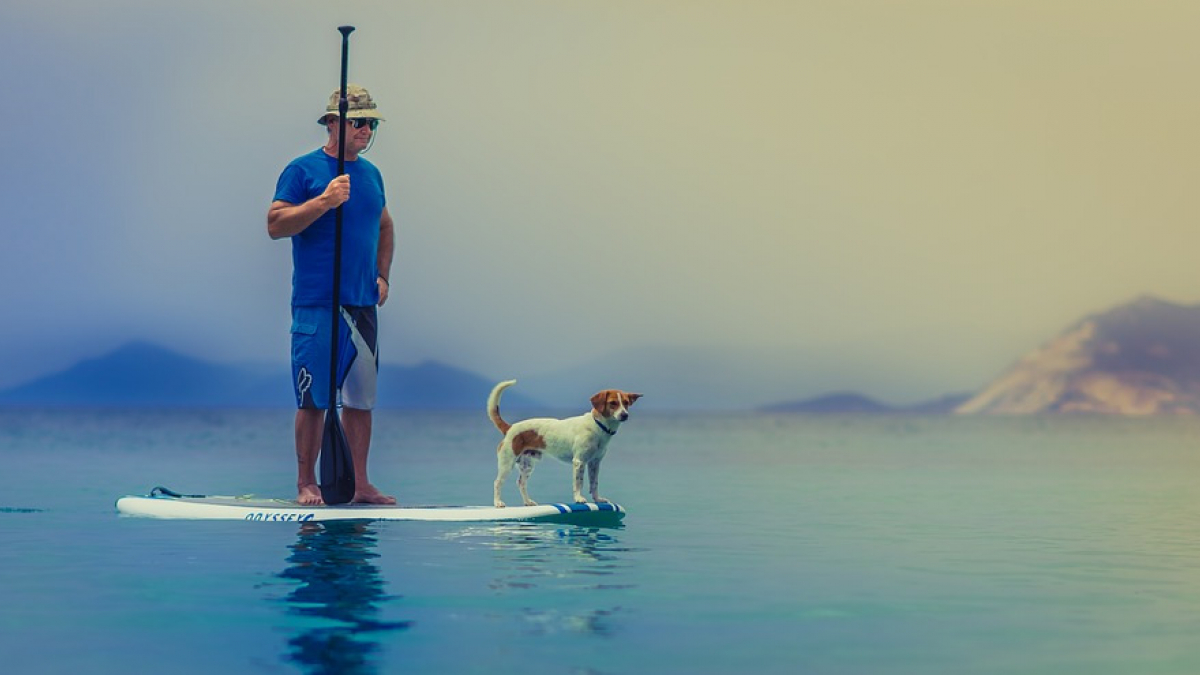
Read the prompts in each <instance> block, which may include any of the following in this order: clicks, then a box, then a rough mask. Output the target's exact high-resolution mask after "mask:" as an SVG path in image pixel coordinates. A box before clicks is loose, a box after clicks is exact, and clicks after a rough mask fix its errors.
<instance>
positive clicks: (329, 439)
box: [318, 26, 354, 505]
mask: <svg viewBox="0 0 1200 675" xmlns="http://www.w3.org/2000/svg"><path fill="white" fill-rule="evenodd" d="M338 31H339V32H340V33H341V34H342V87H341V89H340V90H339V92H340V93H339V96H340V98H339V99H338V158H337V159H338V171H337V175H339V176H341V175H342V174H344V173H346V111H347V108H349V104H348V103H347V102H346V61H347V57H348V55H349V53H350V33H351V32H353V31H354V26H339V27H338ZM341 293H342V206H341V205H340V204H339V205H338V207H337V216H336V224H335V226H334V236H333V302H332V303H331V304H332V305H333V311H332V314H331V320H332V328H333V335H332V336H331V337H332V339H331V340H330V342H331V349H330V354H329V410H327V411H326V412H325V433H324V434H323V435H322V437H321V479H320V483H319V485H318V487H319V488H320V489H321V499H323V500H325V503H326V504H330V505H332V504H345V503H346V502H348V501H350V500H352V499H354V460H353V458H352V456H351V454H350V444H349V443H347V442H346V432H345V430H343V429H342V421H341V419H340V418H339V416H338V411H337V390H338V334H339V333H340V332H341V331H340V330H339V328H340V322H341V317H340V316H339V314H340V313H341V307H342V303H341Z"/></svg>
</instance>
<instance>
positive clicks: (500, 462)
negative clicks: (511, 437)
mask: <svg viewBox="0 0 1200 675" xmlns="http://www.w3.org/2000/svg"><path fill="white" fill-rule="evenodd" d="M512 469H513V456H512V449H511V448H508V447H505V444H504V443H501V444H500V447H499V449H497V450H496V485H495V491H494V494H493V495H492V504H493V505H494V506H495V507H496V508H498V509H502V508H504V500H502V499H500V488H501V487H503V486H504V481H506V480H508V474H509V472H511V471H512Z"/></svg>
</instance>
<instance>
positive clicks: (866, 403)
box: [759, 392, 970, 415]
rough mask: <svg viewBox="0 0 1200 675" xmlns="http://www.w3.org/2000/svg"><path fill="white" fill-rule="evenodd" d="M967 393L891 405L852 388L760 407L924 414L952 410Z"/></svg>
mask: <svg viewBox="0 0 1200 675" xmlns="http://www.w3.org/2000/svg"><path fill="white" fill-rule="evenodd" d="M969 397H970V394H950V395H947V396H943V397H941V398H937V399H934V400H932V401H923V402H921V403H917V404H914V405H907V406H893V405H888V404H886V403H880V402H879V401H876V400H875V399H873V398H870V397H868V396H864V395H862V394H858V393H854V392H839V393H834V394H826V395H824V396H818V397H816V398H811V399H805V400H802V401H791V402H787V403H776V404H773V405H767V406H763V407H761V408H759V410H760V411H762V412H777V413H810V414H830V413H866V414H923V415H942V414H947V413H950V412H953V411H954V409H955V408H956V407H957V406H958V405H960V404H961V403H962V402H963V401H965V400H966V399H967V398H969Z"/></svg>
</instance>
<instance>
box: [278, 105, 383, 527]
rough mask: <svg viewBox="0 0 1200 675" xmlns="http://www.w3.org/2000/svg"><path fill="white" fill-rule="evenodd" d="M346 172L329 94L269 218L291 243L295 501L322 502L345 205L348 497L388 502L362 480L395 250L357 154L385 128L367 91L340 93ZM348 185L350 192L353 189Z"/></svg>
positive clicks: (378, 196)
mask: <svg viewBox="0 0 1200 675" xmlns="http://www.w3.org/2000/svg"><path fill="white" fill-rule="evenodd" d="M346 93H347V95H346V99H347V104H348V105H347V109H346V144H345V153H346V154H345V160H346V163H345V166H346V173H345V174H344V175H341V176H339V175H337V164H338V160H337V155H338V131H339V129H338V127H339V118H338V99H339V98H340V95H341V92H340V90H339V91H335V92H334V93H333V96H331V97H330V99H329V105H328V106H327V107H326V108H325V114H324V115H322V116H321V118H320V119H318V120H317V123H318V124H322V125H324V126H325V129H326V132H327V133H328V141H327V142H326V143H325V146H324V147H323V148H320V149H318V150H315V151H313V152H311V153H309V154H306V155H303V156H301V157H298V158H296V159H295V160H293V161H292V162H291V163H290V164H288V166H287V168H285V169H284V170H283V173H282V174H281V175H280V177H279V182H278V183H277V185H276V188H275V199H274V201H272V202H271V208H270V210H269V211H268V212H267V233H268V234H269V235H270V236H271V238H272V239H281V238H283V237H290V238H291V240H292V266H293V273H292V382H293V383H294V385H295V389H296V406H297V410H296V460H297V462H298V465H299V468H298V475H297V480H296V487H297V490H298V493H299V494H298V496H297V501H299V502H300V503H301V504H309V505H316V504H321V503H322V500H321V491H320V489H319V488H318V487H317V476H316V462H317V457H318V456H319V455H320V452H321V435H322V430H323V426H324V420H325V410H327V409H328V408H329V400H328V397H329V382H328V381H326V379H325V378H328V377H329V356H330V349H331V344H330V340H331V339H332V331H331V328H332V327H331V323H332V320H331V315H332V308H331V306H330V304H329V303H330V298H331V295H332V292H333V250H334V238H335V237H334V233H335V223H336V212H337V208H338V206H341V207H342V212H343V222H342V256H341V258H342V260H341V272H342V274H341V276H342V278H341V289H340V290H341V293H340V295H341V297H340V303H339V304H340V305H341V310H340V315H341V321H339V329H340V330H339V337H338V346H339V350H340V355H339V358H338V366H339V368H338V370H339V374H338V377H339V380H340V381H339V382H338V385H339V390H340V392H341V401H342V425H343V427H344V428H345V431H346V441H347V442H348V443H349V445H350V454H351V457H352V458H353V462H354V500H353V501H355V502H361V503H368V504H395V503H396V499H395V498H394V497H390V496H388V495H385V494H383V493H381V492H380V491H379V490H378V489H376V488H375V486H374V485H372V484H371V482H370V481H369V480H368V479H367V455H368V452H369V451H370V447H371V410H372V409H373V408H374V407H375V377H376V373H377V372H378V370H379V357H378V351H377V335H376V328H377V326H378V321H377V315H376V306H379V307H382V306H383V304H384V303H385V302H387V298H388V292H389V290H390V288H389V283H388V279H389V278H390V273H391V267H392V250H393V246H394V235H393V223H392V217H391V215H389V214H388V210H387V200H386V198H385V196H384V190H383V177H382V176H381V175H380V173H379V170H378V169H376V168H375V165H373V164H371V163H370V162H368V161H367V160H366V159H364V158H362V157H360V156H359V155H360V154H361V153H363V152H365V151H366V149H367V148H368V147H369V146H370V145H371V141H372V138H373V134H374V132H375V129H376V127H377V126H378V125H379V123H380V122H382V121H383V117H381V116H380V114H379V110H378V108H377V107H376V105H375V102H374V101H373V100H371V95H370V94H369V93H368V92H367V90H366V89H364V88H362V87H360V86H357V85H353V84H351V85H347V87H346ZM351 186H353V191H352V190H351Z"/></svg>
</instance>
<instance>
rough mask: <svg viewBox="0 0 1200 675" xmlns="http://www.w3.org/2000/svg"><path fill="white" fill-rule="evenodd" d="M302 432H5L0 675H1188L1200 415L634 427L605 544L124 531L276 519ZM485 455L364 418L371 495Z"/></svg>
mask: <svg viewBox="0 0 1200 675" xmlns="http://www.w3.org/2000/svg"><path fill="white" fill-rule="evenodd" d="M291 419H292V415H291V413H290V412H289V411H257V412H221V411H201V412H134V411H130V412H79V411H56V412H37V411H17V410H0V462H2V466H3V470H2V471H0V536H2V539H0V655H2V656H3V663H4V665H3V666H2V667H0V668H2V669H3V671H4V672H8V673H14V674H17V673H19V674H22V675H25V674H37V673H54V674H60V673H135V672H169V673H172V674H175V675H185V674H191V673H196V674H204V675H210V674H212V673H361V674H369V673H379V674H387V673H488V674H491V675H494V674H497V673H520V674H522V675H525V674H529V675H539V674H543V673H545V674H562V673H567V674H589V675H603V674H611V675H616V674H618V673H630V674H633V673H668V674H673V673H679V674H684V673H686V674H689V675H694V674H700V675H703V674H708V673H739V674H741V673H755V674H772V673H779V674H781V675H782V674H787V675H792V674H795V673H817V674H824V673H850V674H860V673H861V674H884V675H887V674H894V673H914V674H916V673H920V674H929V673H1020V674H1032V673H1046V674H1054V675H1063V674H1070V673H1080V674H1088V675H1098V674H1106V673H1111V674H1113V675H1131V674H1135V675H1136V674H1151V673H1171V674H1179V675H1194V674H1195V673H1200V421H1195V420H1112V419H1095V418H1067V419H1030V418H1019V419H1007V418H1006V419H990V418H937V417H921V418H909V417H855V416H846V417H788V416H756V415H733V416H729V415H715V414H714V415H705V416H701V415H665V414H658V415H655V414H640V415H639V414H636V413H635V416H634V418H633V419H632V420H631V421H630V422H629V423H628V424H626V425H625V426H624V427H622V429H621V433H620V435H619V436H617V438H616V439H614V441H613V444H612V445H611V446H610V451H609V455H608V458H607V459H606V461H605V464H604V472H603V478H602V485H601V487H602V493H604V494H605V495H606V496H608V497H610V498H612V499H613V500H614V501H617V502H619V503H620V504H622V505H623V506H625V508H626V509H627V510H628V512H629V515H628V516H627V518H626V520H625V525H624V526H623V527H620V528H609V529H594V528H575V527H564V526H561V525H521V524H509V525H499V524H444V523H441V524H439V523H347V524H341V525H340V526H338V525H327V526H324V527H322V526H319V525H311V524H310V525H297V524H295V523H247V522H237V521H235V522H187V521H156V520H151V519H141V518H128V517H120V516H118V515H117V513H116V512H115V509H114V507H113V502H114V501H115V499H116V498H117V497H118V496H121V495H123V494H143V493H146V492H147V491H148V490H149V489H150V488H152V487H154V486H155V485H165V486H167V487H170V488H173V489H176V490H180V491H185V492H203V493H209V494H244V493H255V494H259V495H263V496H292V495H294V492H293V490H294V488H293V481H294V472H293V467H294V456H293V453H292V449H291V440H290V438H291V424H292V421H291ZM496 440H497V434H496V432H495V430H494V429H492V428H491V425H490V423H488V422H487V420H486V419H485V418H484V417H483V415H482V413H479V414H429V413H421V414H415V413H396V412H384V413H380V414H379V415H378V416H377V419H376V442H375V445H374V449H373V478H374V479H375V481H376V482H377V483H378V484H379V485H380V486H381V487H383V488H385V489H387V490H389V491H392V492H394V493H395V494H397V495H398V496H399V497H400V498H401V500H402V501H403V502H404V503H408V504H413V505H417V504H486V503H488V502H489V501H490V499H491V482H492V479H493V478H494V476H495V461H494V448H495V442H496ZM569 481H570V478H569V471H568V467H567V465H565V464H562V463H559V462H557V461H554V460H549V459H548V460H546V461H544V462H542V463H541V465H539V467H538V469H537V471H536V472H535V473H534V476H533V478H532V480H531V482H530V491H531V493H532V495H533V497H534V498H535V499H539V500H541V501H546V502H550V501H563V500H566V499H568V498H569V496H570V493H569ZM506 487H507V490H506V493H505V494H506V496H507V497H508V498H509V501H510V502H515V501H516V499H517V497H516V488H515V485H513V484H512V482H511V481H510V483H509V485H508V486H506Z"/></svg>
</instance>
